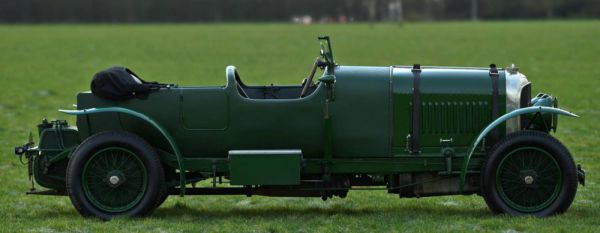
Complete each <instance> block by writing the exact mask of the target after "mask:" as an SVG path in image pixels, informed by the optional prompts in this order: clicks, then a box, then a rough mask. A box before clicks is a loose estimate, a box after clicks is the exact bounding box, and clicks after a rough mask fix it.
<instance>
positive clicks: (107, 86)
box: [91, 67, 168, 100]
mask: <svg viewBox="0 0 600 233" xmlns="http://www.w3.org/2000/svg"><path fill="white" fill-rule="evenodd" d="M167 86H168V85H166V84H159V83H157V82H146V81H144V80H143V79H141V78H140V77H139V76H138V75H136V74H135V73H133V71H131V70H129V69H127V68H125V67H111V68H108V69H106V70H103V71H100V72H98V73H96V74H95V75H94V78H93V79H92V84H91V89H92V93H93V94H94V95H96V96H99V97H102V98H105V99H109V100H127V99H131V98H134V97H137V98H146V97H147V96H148V93H150V92H151V91H153V90H158V89H160V88H161V87H167Z"/></svg>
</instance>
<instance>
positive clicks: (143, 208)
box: [67, 131, 165, 219]
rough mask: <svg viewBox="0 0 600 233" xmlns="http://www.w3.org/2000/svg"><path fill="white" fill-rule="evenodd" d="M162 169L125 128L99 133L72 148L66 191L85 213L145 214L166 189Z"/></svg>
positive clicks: (107, 216)
mask: <svg viewBox="0 0 600 233" xmlns="http://www.w3.org/2000/svg"><path fill="white" fill-rule="evenodd" d="M164 179H165V178H164V171H163V167H162V164H161V163H160V160H159V159H158V155H157V154H156V151H155V150H154V148H152V146H150V145H149V144H148V143H147V142H146V141H145V140H143V139H142V138H140V137H138V136H136V135H134V134H131V133H128V132H123V131H108V132H102V133H98V134H96V135H93V136H91V137H89V138H88V139H86V140H85V141H84V142H82V143H81V144H80V145H79V146H78V147H77V148H76V149H75V151H73V154H72V156H71V159H70V160H69V165H68V167H67V192H68V194H69V197H70V199H71V202H72V203H73V206H75V208H76V209H77V210H78V211H79V213H80V214H82V215H84V216H93V217H98V218H101V219H110V218H112V217H114V216H130V217H137V216H145V215H148V214H150V213H151V212H152V211H153V210H154V209H155V208H156V206H157V204H158V202H159V201H160V199H161V195H162V194H163V193H165V192H164V191H165V184H164V182H165V181H164Z"/></svg>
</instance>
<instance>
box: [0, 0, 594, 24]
mask: <svg viewBox="0 0 600 233" xmlns="http://www.w3.org/2000/svg"><path fill="white" fill-rule="evenodd" d="M599 16H600V1H599V0H326V1H325V0H175V1H173V0H18V1H15V0H0V22H13V23H15V22H27V23H35V22H108V23H113V22H114V23H117V22H242V21H253V22H257V21H258V22H269V21H292V20H294V19H297V18H298V17H304V19H308V20H305V21H303V20H299V22H304V23H312V22H351V21H404V20H408V21H418V20H427V21H432V20H465V19H472V20H477V19H483V20H489V19H494V20H495V19H546V18H553V19H565V18H597V17H599ZM296 21H298V20H296Z"/></svg>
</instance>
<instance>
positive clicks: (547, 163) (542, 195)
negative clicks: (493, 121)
mask: <svg viewBox="0 0 600 233" xmlns="http://www.w3.org/2000/svg"><path fill="white" fill-rule="evenodd" d="M576 192H577V171H576V167H575V163H574V161H573V159H572V158H571V154H570V153H569V151H568V150H567V149H566V148H565V147H564V146H563V145H562V143H560V142H559V141H558V140H556V139H555V138H554V137H552V136H550V135H549V134H547V133H544V132H539V131H529V130H525V131H519V132H515V133H512V134H509V135H507V136H506V137H505V138H503V139H502V140H500V141H499V142H498V143H497V144H496V145H495V146H494V147H493V148H492V150H491V151H490V154H489V155H488V157H487V158H486V161H485V162H484V164H483V167H482V170H481V194H482V196H483V197H484V199H485V201H486V203H487V205H488V207H489V208H490V209H491V210H492V211H493V212H495V213H507V214H511V215H524V214H527V215H534V216H549V215H554V214H559V213H563V212H564V211H566V210H567V209H568V208H569V206H570V205H571V203H572V202H573V199H574V198H575V193H576Z"/></svg>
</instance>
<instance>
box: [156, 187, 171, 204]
mask: <svg viewBox="0 0 600 233" xmlns="http://www.w3.org/2000/svg"><path fill="white" fill-rule="evenodd" d="M163 190H164V191H163V192H162V193H161V194H160V196H159V198H158V202H156V208H158V207H160V206H161V205H162V204H163V203H165V201H166V200H167V198H168V197H169V193H168V192H167V189H166V188H164V189H163Z"/></svg>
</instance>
